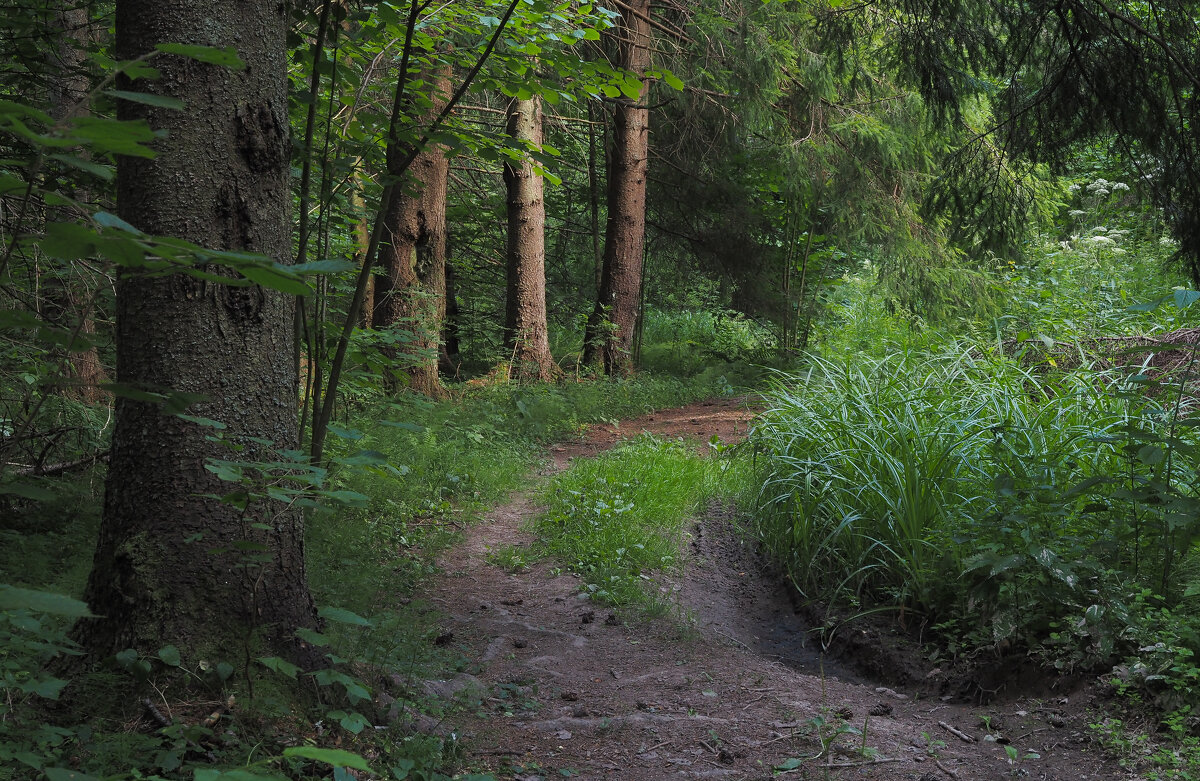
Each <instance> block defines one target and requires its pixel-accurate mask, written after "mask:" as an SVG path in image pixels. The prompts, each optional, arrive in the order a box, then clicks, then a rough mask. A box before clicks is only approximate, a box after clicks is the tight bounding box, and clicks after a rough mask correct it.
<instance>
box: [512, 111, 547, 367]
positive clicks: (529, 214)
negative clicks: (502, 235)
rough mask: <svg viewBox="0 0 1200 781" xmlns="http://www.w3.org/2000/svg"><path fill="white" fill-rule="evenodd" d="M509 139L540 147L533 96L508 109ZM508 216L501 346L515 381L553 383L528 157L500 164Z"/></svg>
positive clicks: (541, 237)
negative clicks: (505, 288) (508, 360)
mask: <svg viewBox="0 0 1200 781" xmlns="http://www.w3.org/2000/svg"><path fill="white" fill-rule="evenodd" d="M508 135H509V137H510V138H512V139H514V140H515V141H518V142H521V143H522V144H527V145H531V146H533V147H540V146H541V144H542V103H541V99H540V98H538V97H537V96H534V97H532V98H528V99H525V100H522V99H520V98H513V99H512V100H511V101H510V102H509V104H508ZM504 187H505V191H506V193H507V199H506V204H507V212H508V258H507V262H508V274H507V295H506V298H505V313H504V346H505V349H506V351H507V353H508V357H509V358H510V359H511V361H512V363H511V365H510V366H509V377H510V378H512V379H515V380H541V381H547V380H551V379H554V377H556V376H557V375H558V374H559V370H558V364H556V363H555V362H554V356H552V355H551V354H550V337H549V333H548V330H547V326H546V201H545V199H544V197H543V192H544V184H543V181H542V175H541V174H539V173H537V172H536V171H534V170H533V163H532V160H531V159H530V157H529V155H528V154H527V155H525V156H524V157H523V158H522V159H521V160H520V161H519V162H511V161H510V162H506V163H505V164H504Z"/></svg>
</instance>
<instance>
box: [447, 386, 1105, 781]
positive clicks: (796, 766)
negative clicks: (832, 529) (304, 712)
mask: <svg viewBox="0 0 1200 781" xmlns="http://www.w3.org/2000/svg"><path fill="white" fill-rule="evenodd" d="M752 418H753V411H752V410H751V409H749V408H748V407H747V405H746V403H745V402H744V401H743V400H737V399H725V400H716V401H709V402H703V403H700V404H694V405H690V406H688V407H683V408H680V409H676V410H669V411H664V412H659V413H655V414H654V415H649V416H646V417H644V418H640V419H638V420H635V421H629V422H624V423H622V424H621V425H620V426H616V427H614V426H605V427H597V428H594V429H592V430H591V431H589V432H588V433H587V435H586V436H585V437H584V438H583V439H581V440H580V441H578V442H571V443H564V444H562V445H559V446H556V447H554V448H552V451H551V454H550V455H551V457H552V459H551V463H550V464H549V465H548V466H547V467H546V470H545V471H546V472H552V471H554V470H558V469H562V468H565V467H566V466H567V465H568V464H569V463H570V461H571V460H572V459H575V458H586V457H589V456H592V455H595V454H597V453H599V452H601V451H603V450H604V449H605V448H607V447H611V446H612V445H613V444H614V443H616V442H617V441H619V440H620V439H621V438H623V437H627V436H633V435H636V434H638V433H640V432H642V431H651V432H654V433H657V434H660V435H664V436H671V437H676V436H683V437H688V438H692V439H694V440H696V442H697V446H698V447H701V448H707V445H706V444H705V443H707V441H708V440H709V439H710V438H711V437H712V436H713V435H716V436H718V437H719V438H720V439H721V440H722V441H723V442H736V441H737V440H738V439H740V438H742V437H744V436H745V434H746V433H747V431H748V429H749V426H750V424H751V421H752ZM536 512H537V508H536V507H535V506H533V503H532V500H531V499H530V498H529V497H528V496H526V495H518V496H515V497H513V498H512V500H511V502H510V503H508V504H507V505H505V506H503V507H498V508H496V509H495V510H494V511H493V512H492V513H490V514H489V515H488V517H487V520H486V522H484V523H480V524H477V525H475V526H474V527H472V528H471V529H469V530H468V531H467V538H466V540H465V541H464V542H463V543H462V544H461V545H459V546H457V547H456V548H454V549H452V550H451V551H449V552H448V553H447V554H446V555H445V556H444V557H443V559H442V561H441V565H442V568H443V571H444V574H443V575H441V576H440V577H439V578H437V579H436V580H435V582H433V583H432V584H431V586H430V590H429V593H428V594H427V595H425V598H426V599H428V600H429V601H430V602H432V603H434V604H435V605H438V606H439V607H440V608H441V610H442V611H444V619H443V627H442V628H443V630H444V631H443V633H442V636H441V638H440V639H441V640H442V641H444V642H452V643H454V644H455V645H456V646H457V647H458V648H459V649H460V650H461V651H462V652H463V653H464V654H465V655H466V656H467V657H468V658H469V659H470V661H471V664H470V665H469V668H468V669H470V670H471V672H470V673H461V674H459V675H458V676H456V677H455V678H453V679H450V680H446V681H428V682H426V683H425V688H426V691H427V692H428V693H430V694H432V695H434V696H437V697H444V698H446V699H447V700H450V701H452V702H453V703H454V704H456V705H457V706H465V707H459V708H457V710H455V711H454V712H455V713H456V715H455V716H454V717H453V718H452V719H451V721H452V722H453V725H452V727H450V728H452V729H453V731H454V733H455V735H456V736H458V737H459V738H460V739H461V741H462V745H463V747H464V751H465V752H466V754H467V762H468V764H470V765H471V766H474V767H477V768H480V769H486V770H488V771H490V772H492V773H494V774H496V776H497V777H499V778H503V779H515V780H517V779H519V780H520V781H533V779H555V778H565V777H570V778H579V779H628V780H630V781H638V780H641V779H645V780H647V781H652V780H654V779H676V778H678V779H707V778H715V779H768V778H774V777H782V778H811V779H824V778H834V779H851V778H853V779H914V780H919V781H933V780H934V779H938V780H941V781H945V780H946V779H955V778H957V779H1000V778H1013V777H1028V778H1041V779H1062V781H1067V780H1068V779H1070V780H1071V781H1075V780H1076V779H1120V778H1126V777H1128V776H1127V774H1126V772H1125V771H1123V770H1122V769H1120V768H1118V767H1116V766H1115V765H1113V764H1107V763H1105V762H1104V761H1103V760H1102V759H1101V758H1100V757H1098V756H1097V752H1096V750H1095V748H1094V747H1093V746H1092V745H1091V744H1090V738H1089V730H1088V728H1087V724H1088V723H1089V721H1092V720H1095V716H1094V715H1093V714H1092V713H1091V709H1092V708H1093V707H1094V706H1096V705H1097V703H1096V702H1094V698H1093V697H1092V695H1090V694H1089V693H1088V691H1087V690H1085V689H1078V688H1076V689H1072V690H1066V689H1065V688H1063V689H1060V688H1058V687H1057V686H1056V682H1055V681H1045V680H1043V681H1040V682H1039V688H1038V689H1037V690H1036V691H1037V694H1038V696H1037V697H1033V696H1029V695H1028V694H1026V695H1025V696H1021V695H1020V694H1019V693H1018V694H1013V693H1008V694H1006V693H1005V692H1004V691H1003V687H1000V689H1001V691H1000V694H999V696H998V697H996V698H995V699H993V701H992V702H991V703H990V704H989V705H987V706H977V705H970V704H962V703H959V702H955V701H951V700H946V701H943V699H942V698H939V697H938V696H934V695H931V694H930V692H933V691H935V690H936V687H934V686H932V685H931V681H932V680H933V679H936V677H937V676H939V675H941V672H940V671H938V670H937V669H936V668H934V666H933V665H931V664H926V665H922V662H921V659H920V657H919V655H917V654H916V652H915V650H914V649H916V648H917V646H916V644H915V643H912V642H911V640H908V639H907V638H906V636H905V633H904V632H902V631H900V630H899V629H896V630H895V631H894V632H892V631H890V630H888V628H887V626H886V623H885V624H884V625H883V626H882V627H881V625H880V624H879V623H876V624H874V625H872V626H871V627H867V628H861V629H860V628H856V627H855V626H854V625H853V624H850V625H847V626H846V627H843V628H842V629H841V630H839V632H842V633H845V634H844V635H843V637H844V638H850V639H849V640H844V641H843V642H842V644H841V651H842V654H843V655H842V656H841V657H840V658H837V659H834V658H828V657H825V656H824V655H823V654H822V651H821V648H820V646H819V644H817V643H816V642H814V641H813V640H812V639H811V635H810V633H809V632H808V631H807V630H808V629H809V628H810V619H811V616H808V617H806V616H801V615H797V613H796V610H795V608H794V606H793V603H792V600H791V599H790V598H789V595H788V592H787V590H786V589H785V588H784V587H783V586H782V585H781V581H780V579H779V577H778V576H777V575H775V574H773V573H772V572H771V571H770V568H769V567H768V566H766V565H765V563H764V562H763V561H762V560H761V559H760V557H759V556H758V554H757V553H756V552H755V551H754V550H753V549H752V547H751V546H750V545H749V544H748V543H745V542H743V538H742V536H741V535H740V534H739V533H738V530H737V528H736V525H737V516H736V514H735V513H734V512H733V511H732V509H731V508H729V507H725V506H722V505H719V504H713V505H711V506H710V507H708V508H707V511H706V512H704V513H703V514H702V515H701V517H699V518H697V519H696V520H695V522H694V525H693V527H692V529H691V535H690V540H689V541H688V547H689V555H688V557H687V563H686V565H685V567H684V570H683V572H682V573H681V574H680V575H679V576H678V578H677V582H676V583H675V585H674V587H673V588H674V591H675V599H676V601H677V604H678V610H677V612H676V614H675V615H673V616H668V617H665V618H661V619H657V620H653V621H646V620H644V619H639V618H636V617H623V616H619V615H616V614H615V613H614V612H613V611H612V610H611V609H607V608H605V607H604V606H602V605H598V604H592V603H591V602H589V601H588V600H587V599H586V598H584V597H583V596H581V594H580V586H581V583H580V581H579V580H577V579H576V578H575V577H573V576H571V575H570V574H564V573H563V572H562V571H561V570H560V569H559V567H560V566H561V565H560V564H559V563H557V562H542V563H539V564H536V565H534V566H533V567H532V568H531V569H529V570H528V571H524V572H520V573H515V574H514V573H509V572H506V571H504V570H502V569H501V568H499V567H497V566H495V565H493V564H490V563H488V561H487V556H488V553H489V551H491V550H493V549H495V548H497V547H499V546H502V545H511V544H521V543H527V542H530V541H531V537H530V536H529V534H528V533H527V532H526V531H524V530H523V528H522V525H523V524H524V523H525V522H526V521H527V520H528V519H530V518H531V517H532V516H533V515H534V514H535V513H536ZM855 633H859V634H857V635H856V634H855ZM893 635H894V636H893ZM906 644H907V645H906ZM893 660H894V661H893ZM893 666H894V667H896V669H891V667H893ZM864 670H865V671H866V672H864ZM896 681H901V682H903V683H896ZM1025 691H1030V690H1028V689H1026V690H1025ZM448 726H449V725H446V724H443V725H442V727H441V728H442V729H446V728H447V727H448ZM1005 742H1010V745H1011V746H1013V747H1014V748H1015V749H1016V750H1017V756H1018V758H1019V759H1018V761H1017V762H1016V763H1015V764H1014V763H1012V762H1010V760H1009V755H1008V753H1007V752H1006V750H1005V746H1004V743H1005ZM1031 754H1037V755H1038V758H1036V759H1035V758H1032V757H1030V758H1025V757H1026V756H1027V755H1031ZM782 771H786V772H782Z"/></svg>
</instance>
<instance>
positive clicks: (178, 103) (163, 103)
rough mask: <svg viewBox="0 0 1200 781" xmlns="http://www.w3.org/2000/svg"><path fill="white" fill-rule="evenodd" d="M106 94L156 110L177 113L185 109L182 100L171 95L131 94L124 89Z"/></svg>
mask: <svg viewBox="0 0 1200 781" xmlns="http://www.w3.org/2000/svg"><path fill="white" fill-rule="evenodd" d="M104 94H105V95H110V96H112V97H114V98H119V99H120V100H128V101H129V102H131V103H141V104H143V105H146V106H154V107H155V108H169V109H173V110H176V111H178V110H180V109H182V108H183V101H182V100H180V99H179V98H173V97H171V96H169V95H155V94H154V93H152V92H130V91H129V90H123V89H110V90H105V91H104Z"/></svg>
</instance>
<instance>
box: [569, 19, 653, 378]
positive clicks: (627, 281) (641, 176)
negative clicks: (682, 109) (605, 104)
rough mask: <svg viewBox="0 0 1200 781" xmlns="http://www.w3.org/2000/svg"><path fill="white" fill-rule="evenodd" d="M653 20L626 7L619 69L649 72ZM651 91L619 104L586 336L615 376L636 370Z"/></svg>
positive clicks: (589, 357) (593, 359)
mask: <svg viewBox="0 0 1200 781" xmlns="http://www.w3.org/2000/svg"><path fill="white" fill-rule="evenodd" d="M649 18H650V0H630V2H629V3H627V4H625V3H623V4H622V5H621V22H620V24H619V25H618V26H617V30H616V38H617V49H618V54H619V56H618V64H619V65H620V67H622V68H624V69H625V70H628V71H631V72H633V73H639V74H640V73H645V71H646V69H647V68H649V67H650V24H649V22H648V21H647V20H648V19H649ZM646 92H647V89H646V81H645V80H644V79H643V81H642V91H641V94H640V95H639V97H638V99H637V101H628V100H621V101H618V102H617V104H616V108H615V110H614V112H613V132H612V138H613V143H612V151H611V164H610V167H609V174H608V223H607V225H606V227H605V235H604V268H603V270H602V273H601V279H600V293H599V295H598V296H597V297H596V307H595V309H593V310H592V314H591V316H590V317H589V318H588V323H587V329H586V331H585V333H584V352H583V360H584V363H586V364H588V365H593V366H599V367H601V368H603V370H604V371H605V373H607V374H611V375H627V374H630V373H632V371H633V336H634V329H635V326H636V324H637V318H638V308H639V302H640V299H641V278H642V255H643V250H644V245H645V238H646V176H647V171H648V161H649V153H650V122H649V113H650V112H649V111H648V110H647V108H646Z"/></svg>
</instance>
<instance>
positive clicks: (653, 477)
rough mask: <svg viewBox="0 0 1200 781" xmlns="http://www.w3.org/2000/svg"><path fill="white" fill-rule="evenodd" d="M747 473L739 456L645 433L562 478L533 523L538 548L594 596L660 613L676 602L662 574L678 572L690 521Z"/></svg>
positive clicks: (575, 467)
mask: <svg viewBox="0 0 1200 781" xmlns="http://www.w3.org/2000/svg"><path fill="white" fill-rule="evenodd" d="M745 471H746V470H744V469H742V468H740V462H739V460H737V459H733V458H728V457H721V458H704V457H701V456H700V455H698V454H697V452H696V449H695V447H694V445H692V444H687V443H684V442H683V441H680V440H664V439H661V438H659V437H655V436H653V435H649V434H642V435H640V436H638V437H636V438H635V439H632V440H630V441H628V442H626V443H624V444H622V445H619V446H618V447H616V448H614V449H613V450H612V451H611V452H609V453H606V454H604V455H601V456H599V457H598V458H594V459H587V460H582V461H580V462H578V463H576V464H575V465H573V466H572V467H571V469H569V470H567V471H566V472H563V473H562V474H560V475H558V476H557V477H555V479H554V480H553V482H552V483H551V485H550V486H549V488H548V489H547V491H546V492H545V494H544V497H543V498H544V501H545V502H546V503H547V505H548V509H547V510H546V512H545V513H544V514H542V515H541V516H540V517H539V518H538V519H537V520H536V521H535V523H534V528H535V531H536V532H537V534H538V537H539V541H538V543H537V547H538V550H539V552H544V553H547V554H550V555H552V556H554V557H555V558H557V559H559V560H560V561H562V562H564V563H565V564H567V565H568V566H569V567H570V568H571V569H572V570H573V571H574V572H576V573H577V574H578V575H580V577H581V578H582V579H583V581H584V583H585V584H586V585H585V588H586V589H587V591H588V592H589V593H590V594H591V595H592V598H593V599H595V600H598V601H601V602H605V603H608V604H612V605H615V606H617V607H620V608H633V609H636V610H640V611H643V612H645V613H647V614H649V615H657V614H661V613H663V612H665V611H666V610H667V609H669V607H670V604H671V602H670V598H669V595H670V589H669V586H668V585H667V584H666V582H665V581H664V579H663V576H664V575H667V574H670V573H672V572H675V571H677V569H678V566H679V563H680V556H681V553H682V550H683V544H684V540H685V535H686V531H685V529H686V524H687V521H688V519H689V518H691V517H692V516H693V515H694V514H695V512H696V511H697V509H698V508H699V507H700V505H701V504H702V503H703V502H704V501H706V500H707V499H709V498H710V497H713V496H717V495H729V494H732V493H733V492H734V491H735V490H736V485H735V484H736V483H738V482H739V480H740V479H741V476H742V475H743V473H744V472H745Z"/></svg>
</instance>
